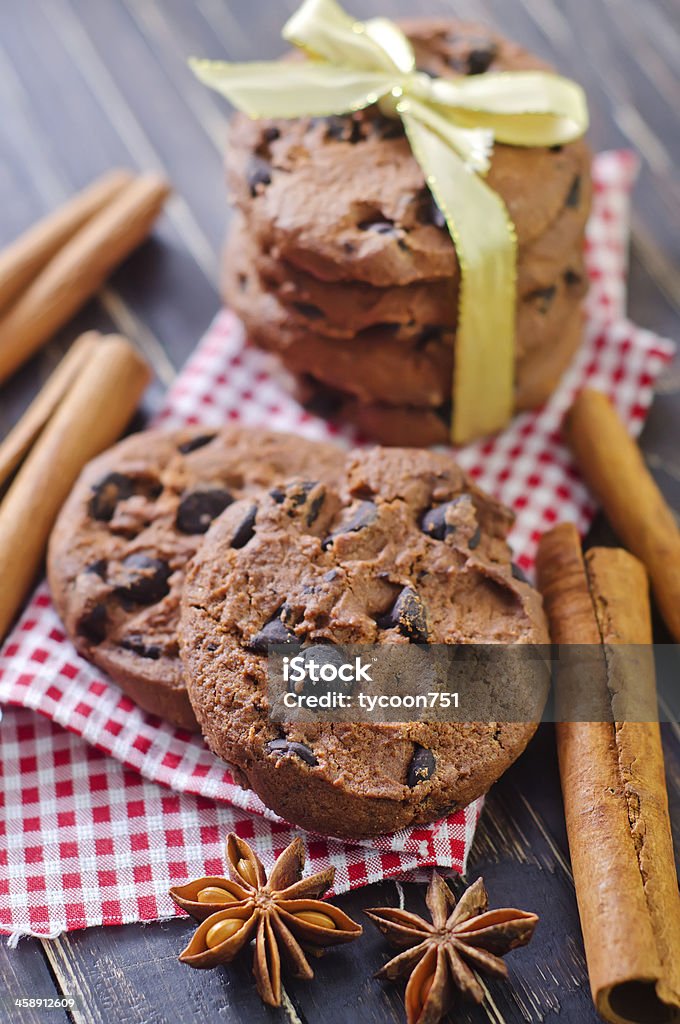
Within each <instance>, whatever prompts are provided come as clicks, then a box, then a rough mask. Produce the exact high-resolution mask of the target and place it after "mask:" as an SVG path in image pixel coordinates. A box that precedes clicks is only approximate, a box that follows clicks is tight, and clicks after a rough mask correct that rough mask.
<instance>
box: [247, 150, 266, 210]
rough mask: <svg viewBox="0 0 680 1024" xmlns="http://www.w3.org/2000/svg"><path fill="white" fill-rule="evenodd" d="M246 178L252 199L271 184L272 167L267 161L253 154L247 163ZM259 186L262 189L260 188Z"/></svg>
mask: <svg viewBox="0 0 680 1024" xmlns="http://www.w3.org/2000/svg"><path fill="white" fill-rule="evenodd" d="M246 176H247V178H248V187H249V188H250V194H251V196H252V197H253V199H254V198H255V197H256V196H257V195H259V193H260V192H262V190H263V188H265V187H266V186H267V185H270V184H271V180H272V165H271V164H270V163H269V161H268V160H264V159H263V158H262V157H261V156H255V155H254V154H253V156H251V157H250V160H249V161H248V169H247V171H246ZM260 186H262V187H261V188H260Z"/></svg>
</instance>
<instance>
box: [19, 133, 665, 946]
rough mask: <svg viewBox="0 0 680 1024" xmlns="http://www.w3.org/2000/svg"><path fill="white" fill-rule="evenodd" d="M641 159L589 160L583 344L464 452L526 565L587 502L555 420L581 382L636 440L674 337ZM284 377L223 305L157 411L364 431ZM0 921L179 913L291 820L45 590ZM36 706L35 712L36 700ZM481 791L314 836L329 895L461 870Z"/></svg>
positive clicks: (337, 433)
mask: <svg viewBox="0 0 680 1024" xmlns="http://www.w3.org/2000/svg"><path fill="white" fill-rule="evenodd" d="M635 173H636V161H635V159H634V158H633V157H632V156H631V155H630V154H626V153H608V154H603V155H601V156H599V157H598V158H597V160H596V162H595V167H594V176H595V187H596V190H595V204H594V212H593V217H592V220H591V223H590V226H589V239H588V264H589V272H590V277H591V279H592V282H593V283H592V288H591V292H590V295H589V299H588V324H587V330H586V340H585V343H584V346H583V349H582V351H581V352H580V353H579V355H578V356H577V358H576V359H575V361H574V364H573V366H572V367H571V369H570V370H569V372H568V374H567V375H566V377H565V379H564V381H563V383H562V384H561V385H560V388H559V390H558V392H557V393H556V394H555V395H554V396H553V398H552V399H551V401H550V402H549V403H548V404H547V405H546V406H545V407H544V408H543V409H541V410H538V411H537V412H533V413H527V414H524V415H522V416H520V417H518V418H517V419H516V420H515V421H514V422H513V423H512V424H511V426H510V427H509V428H508V429H507V430H506V431H505V432H504V433H503V434H502V435H500V436H499V437H496V438H494V439H492V440H490V441H485V442H480V443H477V444H474V445H470V446H468V447H466V448H464V449H462V450H460V452H459V453H458V457H459V459H460V461H461V462H462V463H463V464H464V465H465V467H466V468H467V469H468V470H469V472H470V473H471V474H472V475H473V476H474V478H475V479H476V480H477V481H478V483H479V484H480V485H481V486H482V487H485V488H486V489H488V490H490V491H492V492H493V493H494V494H496V495H497V497H499V498H500V499H502V500H503V501H505V502H506V503H507V504H508V505H510V506H511V507H512V508H514V510H515V511H516V513H517V523H516V526H515V528H514V530H513V534H512V537H511V540H512V543H513V546H514V550H515V557H516V560H517V561H518V562H519V563H520V564H521V565H522V566H524V567H525V568H526V569H527V570H529V571H530V569H531V566H532V562H533V556H534V552H535V547H536V542H537V540H538V537H539V536H540V534H541V532H542V531H543V530H545V529H546V528H548V527H549V526H551V525H552V523H554V522H555V521H557V520H563V519H572V520H573V521H575V522H576V523H577V525H578V526H579V528H580V529H581V530H582V531H583V530H585V529H586V528H587V526H588V524H589V522H590V520H591V518H592V515H593V512H594V507H593V504H592V501H591V500H590V498H589V496H588V494H587V492H586V490H585V489H584V487H583V484H582V483H581V481H580V479H579V477H578V473H577V471H576V469H575V467H574V466H573V464H572V463H571V461H570V458H569V456H568V454H567V452H566V451H565V449H564V447H563V446H562V445H561V443H560V438H559V424H560V419H561V416H562V413H563V411H564V410H565V409H566V408H567V406H568V405H569V402H570V400H571V397H572V395H573V394H574V392H575V391H576V390H577V388H578V387H580V386H581V385H582V384H583V383H584V382H585V381H587V382H588V383H589V384H591V385H594V386H596V387H599V388H601V389H603V390H605V391H607V392H608V393H609V394H610V395H611V396H612V398H613V399H614V401H615V402H616V404H617V407H618V408H619V410H620V412H621V413H622V414H623V416H624V417H625V419H626V421H627V422H628V424H629V426H630V430H631V433H634V434H637V433H638V432H639V430H640V429H641V427H642V423H643V420H644V416H645V413H646V411H647V408H648V406H649V404H650V402H651V399H652V389H653V384H654V381H655V379H656V377H657V375H658V373H659V372H660V371H661V369H662V368H663V366H664V364H665V363H666V362H668V360H669V359H670V358H671V356H672V353H673V346H672V345H671V343H670V342H667V341H664V340H662V339H659V338H657V337H655V336H654V335H653V334H651V333H650V332H648V331H644V330H640V329H639V328H637V327H635V326H634V325H632V324H631V323H630V322H629V321H627V320H626V319H625V308H624V307H625V271H626V248H627V241H628V199H629V193H630V189H631V186H632V183H633V181H634V178H635ZM284 385H285V374H283V373H282V371H281V370H280V369H279V368H278V367H277V366H276V364H275V362H274V361H273V360H272V359H271V358H270V357H269V356H267V355H265V354H263V353H261V352H258V351H255V350H252V349H249V348H247V347H245V346H244V340H243V337H242V332H241V329H240V327H239V324H238V322H237V321H236V320H235V319H234V317H233V316H232V315H231V314H229V313H228V312H224V313H221V314H220V315H219V316H218V318H217V319H216V321H215V323H214V324H213V326H212V327H211V329H210V330H209V332H208V334H207V336H206V337H205V338H204V339H203V341H202V342H201V344H200V345H199V347H198V348H197V350H196V352H195V353H194V355H193V356H192V357H191V359H190V360H189V363H188V364H187V366H186V367H185V369H184V370H183V372H182V373H181V374H180V376H179V378H178V379H177V382H176V383H175V385H174V387H173V388H172V389H171V390H170V392H169V394H168V396H167V398H166V401H165V405H164V408H163V410H162V411H161V413H160V415H159V417H158V422H160V423H163V424H166V425H168V426H178V425H181V424H185V423H202V424H205V425H206V426H209V425H218V424H221V423H223V422H224V421H225V420H230V421H238V422H240V423H243V424H262V423H266V424H267V425H268V426H270V427H273V428H278V429H282V430H291V431H295V432H298V433H300V434H304V435H305V436H308V437H317V438H328V437H335V438H336V439H337V440H338V441H340V442H341V443H346V444H348V443H351V442H352V441H354V440H356V438H355V436H354V435H353V433H352V431H351V430H350V429H349V428H337V427H333V426H329V425H328V424H327V423H325V422H324V421H322V420H320V419H317V418H315V417H313V416H311V415H310V414H308V413H306V412H304V411H303V410H302V409H300V407H299V406H298V405H297V404H296V403H295V402H294V401H293V399H292V398H291V397H290V396H289V395H288V393H287V392H286V390H285V386H284ZM0 702H2V703H3V704H4V705H5V707H4V717H3V719H2V721H1V722H0V752H1V753H0V806H2V813H0V931H4V932H6V933H9V934H10V935H11V936H12V941H14V942H16V941H17V940H18V937H20V936H21V935H23V934H35V935H56V934H59V932H61V931H63V930H67V929H72V928H79V927H85V926H88V925H95V924H122V923H126V922H131V921H148V920H153V919H156V918H159V917H167V916H170V915H173V914H175V913H177V911H176V909H175V907H174V905H173V904H172V903H171V901H170V900H169V898H168V896H167V889H168V886H169V885H171V884H180V883H182V882H185V881H187V880H188V879H189V878H192V877H197V876H200V875H203V874H219V873H221V872H222V871H223V841H224V837H225V834H226V833H227V832H228V831H229V830H234V831H236V832H237V833H238V834H239V835H241V836H243V837H244V838H246V839H248V840H249V841H252V842H253V843H254V844H255V846H256V848H257V850H258V852H259V853H260V855H261V856H262V858H263V860H264V862H265V864H267V866H271V864H272V863H273V860H274V859H275V857H276V856H277V855H278V854H279V853H280V852H281V850H282V849H283V848H284V846H285V845H286V844H287V843H288V842H289V841H290V839H291V837H292V835H293V834H294V831H293V829H291V827H290V826H289V825H287V824H286V823H284V822H282V821H281V820H280V819H278V818H277V817H276V816H275V815H273V814H272V813H271V812H270V811H268V810H267V809H266V808H265V807H264V806H263V805H262V804H261V802H260V801H259V800H258V799H257V797H255V796H254V794H252V793H250V792H244V791H243V790H241V789H239V788H238V787H237V786H235V785H234V783H233V780H232V778H231V776H230V774H229V772H228V771H227V770H226V768H225V766H224V765H223V764H222V763H221V762H220V761H218V760H217V759H216V758H215V757H213V756H212V755H211V754H210V752H209V751H208V750H207V749H206V747H205V746H204V745H203V743H202V742H201V741H200V739H198V738H197V737H195V736H191V735H189V734H187V733H185V732H182V731H180V730H177V729H173V728H171V727H170V726H169V725H167V724H166V723H163V722H161V721H159V720H158V719H156V718H154V717H152V716H150V715H147V714H145V713H143V712H142V711H140V709H139V708H137V707H136V706H135V705H134V704H133V703H132V702H131V701H130V700H129V699H128V698H127V697H125V696H124V695H122V694H121V692H120V690H119V689H118V688H117V687H115V686H114V685H113V684H111V683H110V682H109V681H108V680H107V679H106V677H105V676H103V675H102V674H101V673H100V672H99V671H98V670H97V669H95V668H94V667H93V666H91V665H89V664H88V663H87V662H85V661H83V660H82V659H81V658H79V657H78V656H77V655H76V653H75V651H74V650H73V648H72V646H71V645H70V643H69V642H68V640H67V639H66V637H65V636H64V633H63V631H62V628H61V624H60V622H59V620H58V618H57V616H56V614H55V612H54V609H53V607H52V604H51V601H50V597H49V592H48V590H47V588H46V586H45V584H44V583H43V584H41V585H40V586H39V587H38V589H37V591H36V593H35V594H34V596H33V598H32V599H31V601H30V603H29V605H28V607H27V608H26V610H25V612H24V613H23V615H22V617H21V619H20V620H19V622H18V624H17V626H16V627H15V629H14V631H13V633H12V634H11V636H10V637H9V638H8V640H7V642H6V643H5V646H4V648H3V650H2V651H1V652H0ZM36 711H37V712H39V714H37V715H36V714H35V712H36ZM480 810H481V801H477V802H475V803H474V804H473V805H471V806H470V807H468V808H466V809H465V810H464V811H460V812H458V813H457V814H455V815H452V816H451V817H449V818H447V819H444V820H443V821H441V822H438V823H437V824H435V825H432V826H428V827H423V828H413V829H407V830H404V831H403V832H400V833H397V834H395V835H392V836H387V837H383V838H381V839H377V840H372V841H370V842H369V841H365V842H355V843H347V842H339V841H337V840H333V839H327V838H322V837H317V836H313V835H311V834H305V835H304V837H303V838H304V839H305V843H306V848H307V855H308V868H309V870H310V871H316V870H320V869H321V868H323V867H325V866H327V865H328V864H329V863H332V864H333V865H335V867H336V871H337V874H336V884H335V891H336V892H342V891H345V890H347V889H351V888H355V887H357V886H360V885H365V884H367V883H369V882H373V881H378V880H380V879H384V878H391V877H396V876H403V875H404V874H405V873H407V872H412V871H416V870H422V869H424V868H427V867H429V866H432V865H435V864H436V865H439V866H441V867H447V868H453V869H456V870H463V867H464V863H465V859H466V856H467V853H468V850H469V848H470V844H471V841H472V837H473V835H474V830H475V826H476V823H477V819H478V816H479V813H480Z"/></svg>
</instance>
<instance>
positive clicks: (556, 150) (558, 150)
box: [548, 142, 564, 153]
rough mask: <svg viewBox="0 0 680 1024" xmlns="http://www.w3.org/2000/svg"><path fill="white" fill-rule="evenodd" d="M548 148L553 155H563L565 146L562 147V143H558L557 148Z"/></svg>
mask: <svg viewBox="0 0 680 1024" xmlns="http://www.w3.org/2000/svg"><path fill="white" fill-rule="evenodd" d="M548 148H549V149H550V152H551V153H561V152H562V150H563V149H564V146H562V145H561V144H560V143H559V142H558V143H557V145H556V146H549V147H548Z"/></svg>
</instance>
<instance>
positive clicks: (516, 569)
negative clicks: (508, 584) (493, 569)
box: [510, 562, 529, 583]
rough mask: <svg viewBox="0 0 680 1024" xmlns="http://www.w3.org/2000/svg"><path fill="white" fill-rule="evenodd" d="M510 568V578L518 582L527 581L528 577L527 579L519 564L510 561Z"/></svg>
mask: <svg viewBox="0 0 680 1024" xmlns="http://www.w3.org/2000/svg"><path fill="white" fill-rule="evenodd" d="M510 570H511V572H512V578H513V579H515V580H519V581H520V583H528V582H529V579H528V577H527V575H526V573H525V572H524V570H523V569H522V568H520V566H519V565H517V563H516V562H512V563H511V565H510Z"/></svg>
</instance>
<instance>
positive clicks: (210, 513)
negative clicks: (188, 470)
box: [175, 487, 234, 533]
mask: <svg viewBox="0 0 680 1024" xmlns="http://www.w3.org/2000/svg"><path fill="white" fill-rule="evenodd" d="M233 500H234V499H233V497H232V495H231V494H230V493H229V491H225V490H224V488H221V487H216V488H215V489H214V490H212V491H194V492H193V493H192V494H187V495H186V496H185V497H184V498H182V501H181V502H180V506H179V508H178V509H177V518H176V519H175V526H176V527H177V529H178V530H180V531H181V532H182V533H205V532H206V530H207V529H208V527H209V526H210V524H211V523H212V521H213V519H215V517H216V516H218V515H219V514H220V512H224V510H225V508H226V507H227V505H231V503H232V501H233Z"/></svg>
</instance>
